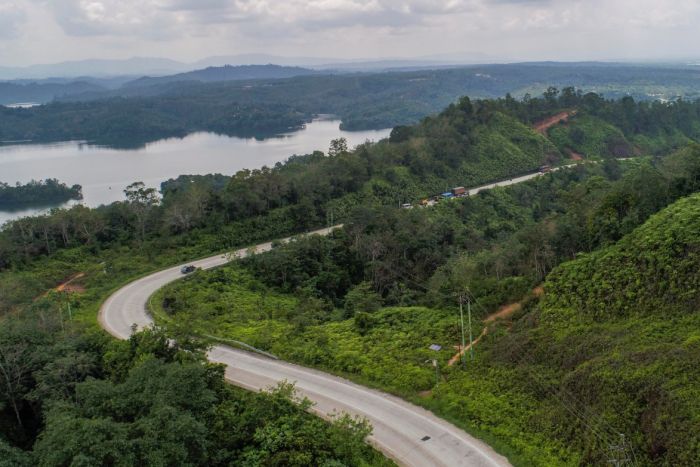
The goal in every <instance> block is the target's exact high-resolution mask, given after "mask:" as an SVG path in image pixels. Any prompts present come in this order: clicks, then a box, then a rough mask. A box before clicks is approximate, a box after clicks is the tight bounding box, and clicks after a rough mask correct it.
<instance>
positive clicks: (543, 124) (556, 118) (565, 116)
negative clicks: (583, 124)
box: [533, 110, 576, 135]
mask: <svg viewBox="0 0 700 467" xmlns="http://www.w3.org/2000/svg"><path fill="white" fill-rule="evenodd" d="M574 115H576V110H567V111H565V112H559V113H558V114H556V115H552V116H551V117H549V118H546V119H544V120H541V121H539V122H537V123H535V125H533V129H534V130H535V131H536V132H538V133H540V134H542V135H546V134H547V131H548V130H549V129H550V128H552V127H553V126H554V125H556V124H558V123H559V122H561V121H564V122H565V121H567V120H569V118H571V117H573V116H574Z"/></svg>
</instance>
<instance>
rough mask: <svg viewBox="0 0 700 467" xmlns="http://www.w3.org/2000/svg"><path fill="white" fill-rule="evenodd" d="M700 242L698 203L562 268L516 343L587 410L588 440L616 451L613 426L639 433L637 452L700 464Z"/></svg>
mask: <svg viewBox="0 0 700 467" xmlns="http://www.w3.org/2000/svg"><path fill="white" fill-rule="evenodd" d="M699 239H700V195H697V194H696V195H693V196H690V197H688V198H684V199H681V200H680V201H678V202H676V203H675V204H673V205H672V206H670V207H668V208H667V209H665V210H663V211H661V212H660V213H658V214H656V215H655V216H653V217H651V218H650V219H649V220H648V221H647V222H646V223H645V224H644V225H643V226H641V227H639V228H638V229H636V230H635V231H634V232H633V233H631V234H630V235H628V236H626V237H625V238H624V239H622V240H621V241H620V242H619V243H617V244H615V245H611V246H610V247H608V248H605V249H602V250H599V251H596V252H594V253H591V254H589V255H586V256H583V257H581V258H579V259H576V260H575V261H572V262H569V263H565V264H563V265H562V266H560V267H559V268H557V269H556V270H555V271H554V272H553V273H552V274H551V275H550V276H549V277H548V279H547V282H546V283H545V286H544V288H545V295H544V300H543V302H542V307H541V312H540V313H539V316H538V322H539V324H538V325H537V326H535V327H533V328H532V329H525V330H523V331H521V332H520V333H517V334H516V336H517V337H514V338H513V340H512V342H516V341H517V340H518V339H525V338H527V339H528V341H529V343H530V345H531V348H530V349H529V350H528V352H529V353H530V354H531V355H533V357H534V360H535V361H534V362H533V363H532V365H533V366H534V365H542V367H544V368H547V369H548V370H551V371H552V372H553V374H557V375H558V376H557V377H558V378H561V381H562V382H563V386H564V387H565V388H566V390H567V391H570V393H571V396H569V397H571V399H572V400H573V401H576V403H577V405H578V404H580V401H585V402H586V404H587V405H589V409H588V414H589V415H588V416H587V417H584V418H582V419H579V420H578V422H577V423H578V424H580V425H579V426H578V427H577V428H575V429H576V430H581V431H583V432H587V436H589V437H590V438H594V437H595V433H594V432H593V430H598V431H600V432H602V433H604V434H605V435H604V436H605V439H607V441H603V442H609V443H611V444H614V443H615V442H616V441H615V436H616V433H615V431H614V430H611V429H610V427H609V426H608V425H607V424H608V423H610V422H611V421H613V420H614V422H613V423H614V424H615V426H617V430H619V431H620V432H627V433H636V434H635V435H634V438H633V439H632V440H629V442H630V443H631V445H632V446H645V448H646V450H647V452H646V453H644V455H645V456H646V455H648V456H649V458H651V459H652V460H654V461H657V462H661V460H663V463H664V464H666V465H693V464H695V463H696V462H697V460H698V459H699V458H700V450H699V449H700V448H699V447H700V438H699V437H698V427H700V402H699V401H700V367H698V365H697V362H698V359H700V345H699V344H700V335H699V334H698V330H699V329H700V314H699V310H700V287H699V284H700V258H699V257H698V251H700V240H699ZM525 336H527V337H525ZM546 356H549V357H546ZM552 356H556V357H555V358H551V357H552ZM622 414H624V416H621V415H622ZM638 422H641V424H640V425H635V424H636V423H638ZM584 423H589V424H591V425H592V428H587V427H585V426H584V425H583V424H584ZM611 439H612V441H611ZM618 441H619V438H618ZM627 447H628V448H629V446H627ZM634 449H638V447H635V448H634ZM627 452H628V455H630V456H631V455H632V454H633V453H632V452H630V451H629V450H628V451H627ZM639 454H640V453H639V452H638V454H637V455H638V456H639ZM640 457H641V456H640Z"/></svg>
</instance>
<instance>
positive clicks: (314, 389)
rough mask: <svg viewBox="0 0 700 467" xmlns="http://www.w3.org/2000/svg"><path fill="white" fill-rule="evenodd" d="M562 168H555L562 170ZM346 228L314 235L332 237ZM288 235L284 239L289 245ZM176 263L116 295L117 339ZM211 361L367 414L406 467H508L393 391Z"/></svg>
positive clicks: (217, 262)
mask: <svg viewBox="0 0 700 467" xmlns="http://www.w3.org/2000/svg"><path fill="white" fill-rule="evenodd" d="M565 167H568V166H564V167H558V168H555V169H553V170H560V169H562V168H565ZM540 175H542V174H540V173H533V174H528V175H523V176H520V177H514V178H512V179H510V180H504V181H501V182H498V183H490V184H487V185H482V186H479V187H474V188H471V189H469V191H468V194H469V195H474V194H477V193H479V192H480V191H483V190H488V189H491V188H495V187H498V186H507V185H514V184H516V183H521V182H524V181H527V180H531V179H533V178H535V177H538V176H540ZM340 227H341V226H340V225H337V226H334V227H330V228H326V229H321V230H317V231H314V232H310V233H309V234H310V235H313V234H316V235H328V234H329V233H330V232H332V231H333V230H335V229H337V228H340ZM289 240H290V239H289V238H286V239H283V240H281V241H282V242H287V241H289ZM270 249H272V243H271V242H268V243H263V244H260V245H257V246H255V247H252V248H248V249H242V250H238V251H236V252H234V253H233V254H228V255H217V256H212V257H209V258H205V259H201V260H198V261H194V262H191V263H188V264H192V265H194V266H196V267H198V268H202V269H211V268H215V267H217V266H221V265H223V264H226V263H228V262H229V261H231V260H233V259H235V258H242V257H245V256H247V255H248V254H250V253H251V252H257V253H261V252H265V251H269V250H270ZM181 267H182V265H180V266H175V267H172V268H169V269H165V270H163V271H159V272H156V273H153V274H151V275H148V276H146V277H143V278H141V279H138V280H135V281H134V282H131V283H130V284H128V285H126V286H124V287H122V288H121V289H119V290H118V291H116V292H115V293H114V294H112V295H111V296H110V297H109V298H108V299H107V300H106V301H105V302H104V304H103V305H102V307H101V308H100V313H99V322H100V325H101V326H102V327H103V328H104V329H105V330H106V331H107V332H109V333H110V334H112V335H113V336H114V337H116V338H119V339H128V338H129V336H130V335H131V333H132V330H133V329H134V328H135V329H142V328H144V327H147V326H149V325H151V324H152V323H153V320H152V318H151V317H150V316H149V314H148V311H147V304H148V300H149V299H150V297H151V296H152V295H153V294H154V293H155V292H156V291H157V290H158V289H160V288H161V287H163V286H165V285H166V284H169V283H170V282H173V281H176V280H178V279H181V278H182V277H183V275H182V273H181V272H180V268H181ZM208 358H209V360H210V361H212V362H216V363H223V364H224V365H225V366H226V379H227V380H228V381H229V382H230V383H232V384H235V385H237V386H240V387H243V388H246V389H250V390H253V391H257V390H261V389H266V388H269V387H272V386H275V385H276V384H277V383H278V382H280V381H284V380H286V381H289V382H293V383H295V385H296V388H297V391H298V393H299V395H301V396H305V397H308V398H309V399H310V400H311V401H313V402H314V403H315V405H314V407H313V409H312V410H313V411H314V412H316V413H317V414H318V415H320V416H322V417H326V418H327V417H329V416H332V414H333V413H340V412H347V413H349V414H353V415H359V416H362V417H366V418H367V419H368V420H369V421H370V423H371V424H372V427H373V432H372V434H371V435H370V437H369V439H368V441H369V442H370V443H371V444H372V445H374V446H375V447H376V448H377V449H379V450H380V451H382V452H383V453H385V454H386V455H387V456H389V457H391V458H392V459H394V460H396V461H397V462H398V463H399V464H400V465H404V466H411V467H413V466H415V467H419V466H420V467H423V466H445V467H447V466H450V467H452V466H455V467H456V466H469V467H481V466H498V467H500V466H510V463H509V462H508V460H507V459H506V458H505V457H503V456H501V455H500V454H498V453H496V452H495V451H494V450H493V449H492V448H491V447H490V446H488V445H487V444H485V443H484V442H482V441H480V440H478V439H476V438H474V437H472V436H470V435H468V434H467V433H465V432H464V431H462V430H460V429H459V428H457V427H455V426H454V425H452V424H450V423H448V422H446V421H444V420H442V419H440V418H438V417H436V416H435V415H433V414H432V413H431V412H429V411H427V410H425V409H422V408H420V407H417V406H415V405H413V404H410V403H408V402H406V401H404V400H402V399H399V398H397V397H394V396H391V395H389V394H386V393H383V392H380V391H377V390H374V389H369V388H366V387H363V386H360V385H358V384H355V383H353V382H351V381H348V380H346V379H343V378H339V377H337V376H332V375H329V374H326V373H323V372H320V371H317V370H313V369H309V368H305V367H302V366H299V365H294V364H291V363H287V362H284V361H279V360H274V359H271V358H267V357H264V356H261V355H257V354H254V353H251V352H246V351H243V350H238V349H234V348H232V347H228V346H224V345H216V346H214V347H212V349H211V350H210V351H209V354H208Z"/></svg>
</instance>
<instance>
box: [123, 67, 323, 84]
mask: <svg viewBox="0 0 700 467" xmlns="http://www.w3.org/2000/svg"><path fill="white" fill-rule="evenodd" d="M313 74H319V72H317V71H314V70H310V69H308V68H301V67H290V66H279V65H241V66H231V65H226V66H222V67H209V68H205V69H202V70H195V71H189V72H187V73H179V74H176V75H169V76H160V77H143V78H140V79H137V80H134V81H129V82H128V83H125V84H124V86H123V87H125V88H130V87H139V86H157V85H162V84H166V83H176V82H185V81H197V82H201V83H213V82H217V81H240V80H255V79H266V80H267V79H282V78H292V77H294V76H305V75H313Z"/></svg>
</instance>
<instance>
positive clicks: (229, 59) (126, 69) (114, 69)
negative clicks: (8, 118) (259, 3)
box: [0, 54, 492, 80]
mask: <svg viewBox="0 0 700 467" xmlns="http://www.w3.org/2000/svg"><path fill="white" fill-rule="evenodd" d="M491 61H492V60H490V59H489V57H487V56H484V55H473V56H458V57H450V56H440V57H418V58H411V59H381V60H369V59H361V60H345V59H337V58H321V57H282V56H277V55H269V54H241V55H222V56H216V57H207V58H204V59H202V60H198V61H196V62H191V63H185V62H179V61H176V60H170V59H167V58H152V57H134V58H129V59H126V60H101V59H90V60H78V61H69V62H61V63H52V64H43V65H31V66H26V67H3V66H0V80H15V79H46V78H77V77H82V76H91V77H93V78H106V77H110V78H113V77H118V76H131V77H140V76H165V75H172V74H177V73H185V72H189V71H193V70H199V69H202V68H208V67H220V66H224V65H232V66H240V65H267V64H271V63H274V64H276V65H280V66H285V67H303V68H312V69H315V70H362V71H382V70H387V69H390V68H425V67H434V66H449V65H458V64H475V63H486V62H491Z"/></svg>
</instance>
